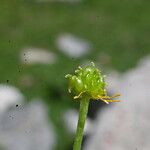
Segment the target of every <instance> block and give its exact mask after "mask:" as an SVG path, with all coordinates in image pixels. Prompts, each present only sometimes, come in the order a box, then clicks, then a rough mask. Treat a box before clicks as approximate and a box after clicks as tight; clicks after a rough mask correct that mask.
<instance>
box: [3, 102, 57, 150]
mask: <svg viewBox="0 0 150 150" xmlns="http://www.w3.org/2000/svg"><path fill="white" fill-rule="evenodd" d="M55 144H56V139H55V133H54V129H53V126H52V124H51V122H50V121H48V116H47V111H46V107H45V105H44V104H43V103H41V102H37V101H35V102H32V103H31V104H27V105H19V106H18V107H17V108H15V109H10V110H8V111H7V112H5V113H3V114H2V115H0V145H1V146H2V147H4V148H5V149H7V150H53V149H54V146H55Z"/></svg>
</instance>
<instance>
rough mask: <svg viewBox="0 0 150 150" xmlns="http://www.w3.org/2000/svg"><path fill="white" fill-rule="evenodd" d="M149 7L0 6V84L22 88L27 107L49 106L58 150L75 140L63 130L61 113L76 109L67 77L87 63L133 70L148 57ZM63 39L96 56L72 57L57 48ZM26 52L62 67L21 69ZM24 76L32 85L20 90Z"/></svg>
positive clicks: (102, 0) (141, 1) (13, 2)
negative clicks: (84, 44)
mask: <svg viewBox="0 0 150 150" xmlns="http://www.w3.org/2000/svg"><path fill="white" fill-rule="evenodd" d="M149 6H150V1H148V0H133V1H130V0H122V1H120V0H116V1H111V0H81V1H80V2H77V3H69V2H38V1H36V0H1V1H0V82H1V83H7V82H9V84H11V85H14V86H16V87H18V88H19V89H20V90H21V91H22V93H23V94H24V95H25V96H26V98H27V100H28V101H30V100H31V99H32V98H34V97H42V98H43V99H44V100H45V103H46V104H47V106H48V107H49V117H50V120H52V121H53V123H54V127H55V130H56V133H57V140H58V143H57V145H56V150H67V149H68V148H69V147H70V145H71V144H72V140H73V137H72V135H70V134H69V133H68V131H67V129H66V128H65V126H63V122H62V121H63V118H62V113H63V112H65V111H66V110H67V109H70V108H74V107H76V108H78V103H75V102H73V101H72V100H71V97H69V95H68V93H67V83H66V80H65V78H64V76H65V75H66V74H67V73H71V72H72V71H73V70H74V68H75V67H76V66H78V65H79V64H81V62H84V61H87V60H90V61H94V62H96V63H98V64H100V65H101V67H102V68H103V70H104V72H105V70H107V69H115V70H117V71H120V72H124V71H126V70H127V69H130V68H132V67H134V66H135V65H136V63H137V62H138V60H139V59H140V58H141V57H143V56H145V55H147V54H149V52H150V42H149V40H150V9H149ZM61 33H71V34H73V35H75V36H77V37H80V38H82V39H86V40H88V41H90V43H92V50H91V51H90V53H89V54H87V55H85V56H82V57H80V58H78V59H77V58H73V57H72V58H71V57H68V56H67V55H65V54H64V53H62V52H61V51H59V50H58V48H57V46H56V39H57V37H58V36H59V35H60V34H61ZM24 47H37V48H44V49H48V50H50V51H52V52H54V53H56V54H57V57H58V61H57V62H56V63H54V64H53V65H42V64H41V65H39V64H37V65H25V64H21V62H20V58H19V57H20V51H21V50H22V49H23V48H24ZM105 57H107V61H105ZM24 75H27V76H30V77H32V78H33V79H34V82H33V83H32V84H31V85H29V86H28V85H25V84H22V83H21V82H20V80H21V78H22V76H24Z"/></svg>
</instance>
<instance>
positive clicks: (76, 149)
mask: <svg viewBox="0 0 150 150" xmlns="http://www.w3.org/2000/svg"><path fill="white" fill-rule="evenodd" d="M88 107H89V99H88V98H86V97H84V98H83V99H81V100H80V111H79V120H78V126H77V131H76V135H75V140H74V145H73V150H80V149H81V144H82V138H83V130H84V124H85V120H86V116H87V112H88Z"/></svg>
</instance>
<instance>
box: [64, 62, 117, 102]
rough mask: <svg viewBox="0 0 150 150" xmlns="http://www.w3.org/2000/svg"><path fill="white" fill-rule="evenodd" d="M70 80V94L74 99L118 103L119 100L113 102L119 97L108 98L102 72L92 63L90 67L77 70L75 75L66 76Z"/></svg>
mask: <svg viewBox="0 0 150 150" xmlns="http://www.w3.org/2000/svg"><path fill="white" fill-rule="evenodd" d="M66 78H68V79H69V88H68V90H69V93H72V94H73V95H74V99H77V98H82V97H83V96H87V97H88V98H89V99H94V100H102V101H104V102H106V103H109V102H117V101H119V100H111V98H113V97H117V96H119V94H115V95H113V96H111V97H110V96H108V95H107V92H106V89H105V86H106V83H105V80H104V76H103V75H102V74H101V72H100V70H99V69H97V68H96V67H95V64H94V63H93V62H91V65H90V66H87V67H85V68H81V67H80V66H79V67H78V69H77V70H75V75H70V74H68V75H66Z"/></svg>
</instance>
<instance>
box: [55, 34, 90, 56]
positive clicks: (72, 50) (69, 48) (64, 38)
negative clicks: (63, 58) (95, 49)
mask: <svg viewBox="0 0 150 150" xmlns="http://www.w3.org/2000/svg"><path fill="white" fill-rule="evenodd" d="M56 44H57V46H58V49H59V50H60V51H62V52H64V53H65V54H66V55H68V56H70V57H74V58H79V57H81V56H83V55H85V54H87V53H88V52H89V51H90V47H91V46H90V44H89V43H88V42H87V41H85V40H83V39H79V38H77V37H76V36H74V35H71V34H62V35H60V36H59V37H58V39H57V41H56Z"/></svg>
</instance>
